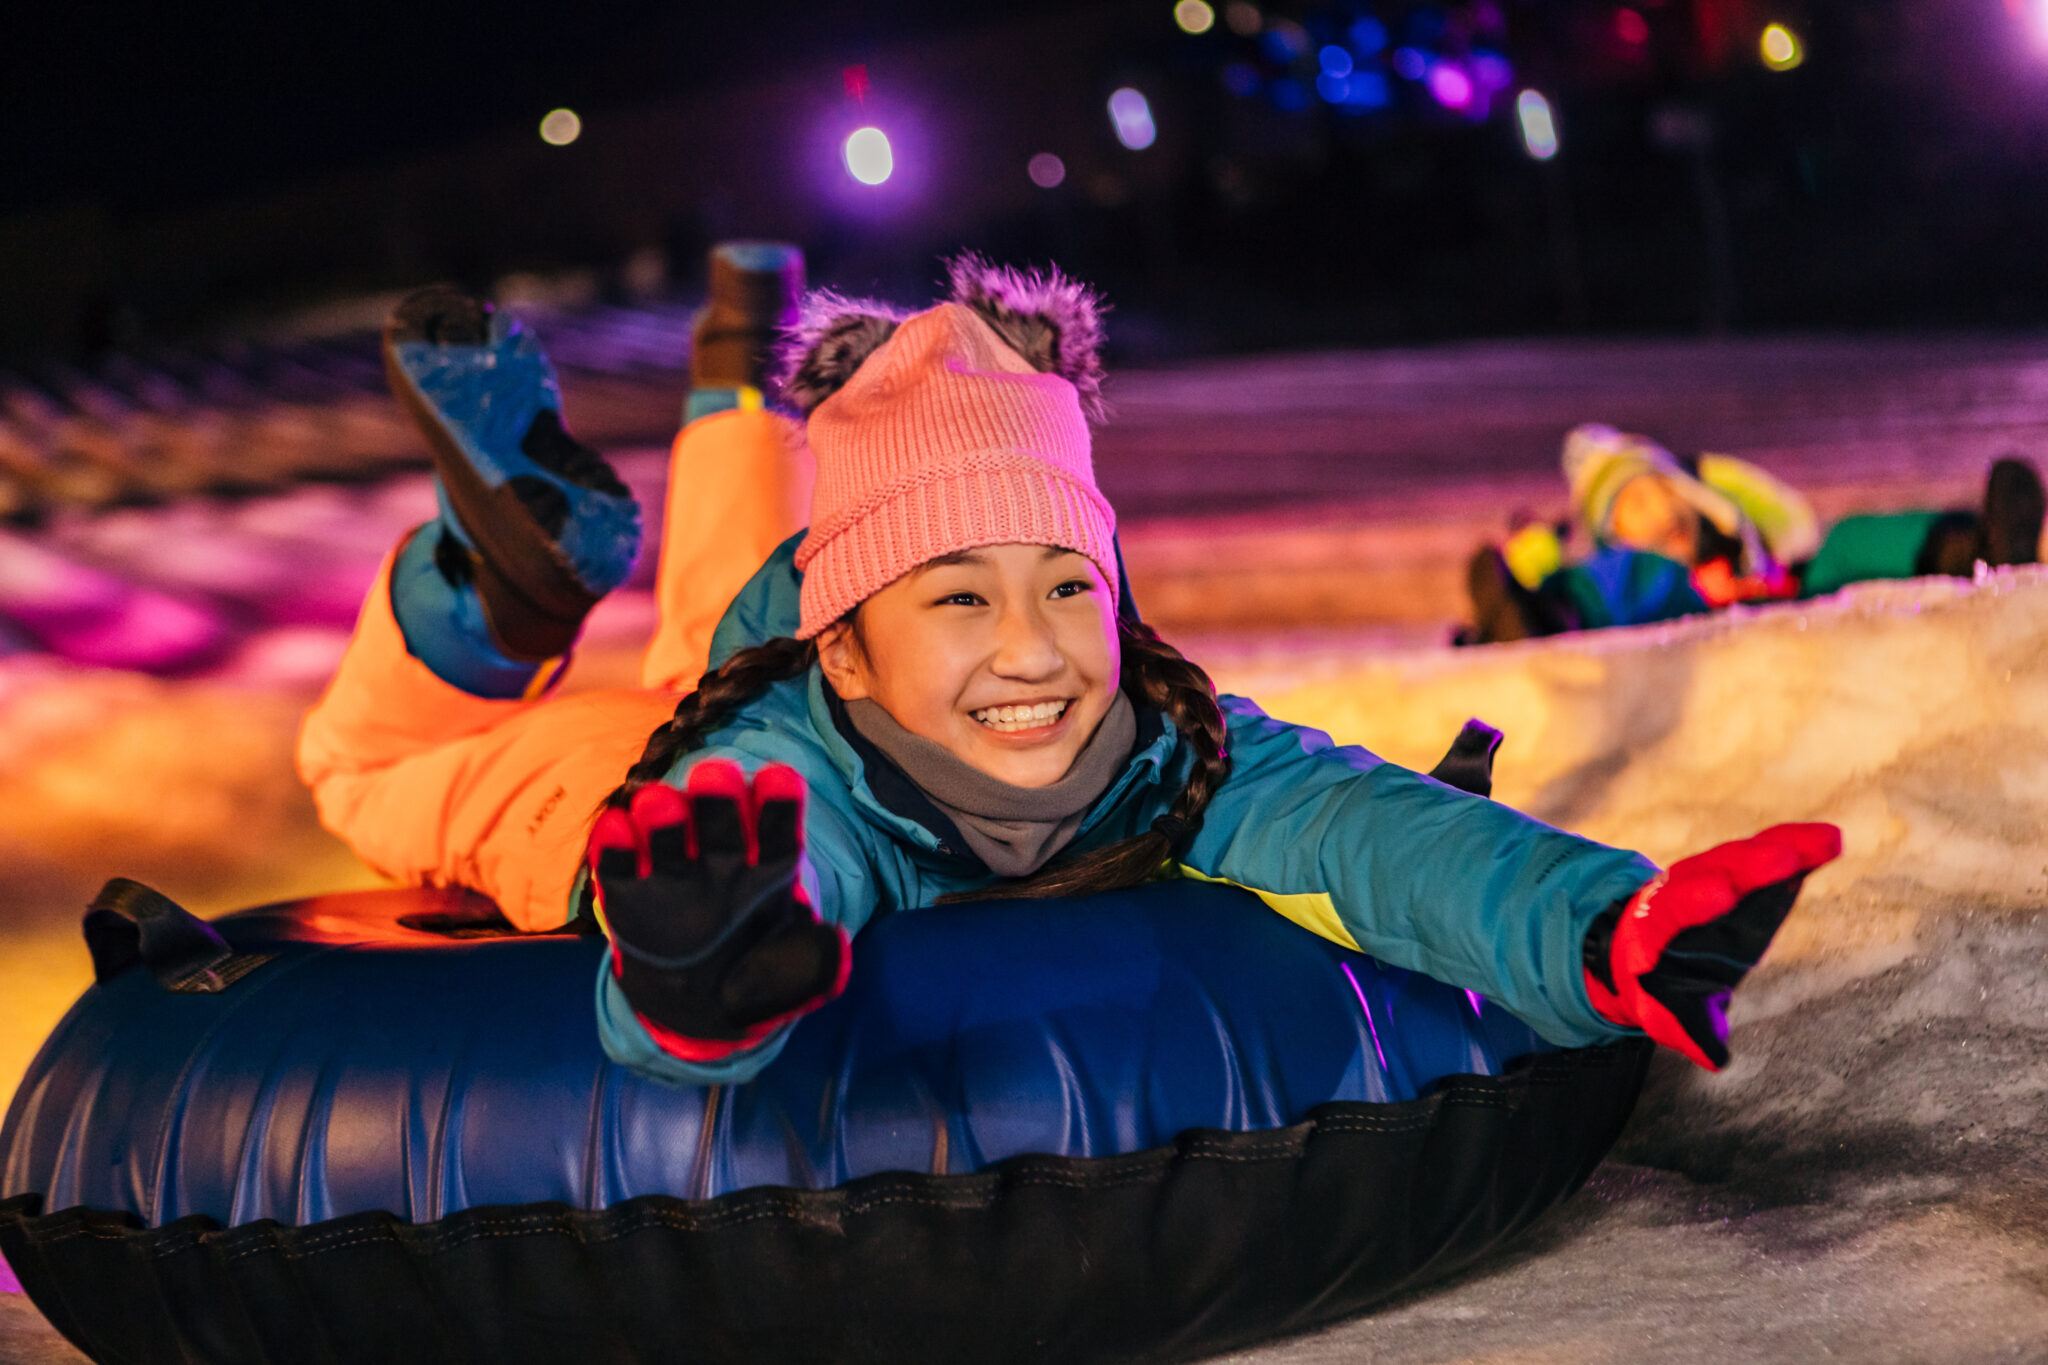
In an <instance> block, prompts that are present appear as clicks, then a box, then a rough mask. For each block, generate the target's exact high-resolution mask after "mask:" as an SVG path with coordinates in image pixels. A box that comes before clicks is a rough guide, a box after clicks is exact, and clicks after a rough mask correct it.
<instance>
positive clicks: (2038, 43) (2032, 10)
mask: <svg viewBox="0 0 2048 1365" xmlns="http://www.w3.org/2000/svg"><path fill="white" fill-rule="evenodd" d="M2005 7H2006V8H2007V9H2008V10H2010V11H2012V13H2013V15H2014V17H2016V18H2017V19H2018V20H2019V21H2020V23H2021V24H2022V25H2024V26H2025V28H2026V30H2027V36H2028V37H2029V38H2032V39H2033V40H2034V46H2035V47H2036V48H2037V49H2039V50H2040V51H2041V52H2042V53H2044V54H2048V0H2005Z"/></svg>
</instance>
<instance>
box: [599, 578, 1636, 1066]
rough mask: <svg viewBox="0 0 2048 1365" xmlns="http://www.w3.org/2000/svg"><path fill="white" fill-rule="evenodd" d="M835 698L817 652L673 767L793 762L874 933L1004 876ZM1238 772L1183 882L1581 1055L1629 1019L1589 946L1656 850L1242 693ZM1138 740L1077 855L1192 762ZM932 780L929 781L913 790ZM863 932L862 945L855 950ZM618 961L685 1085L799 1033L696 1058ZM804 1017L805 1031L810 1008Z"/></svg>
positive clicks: (757, 631)
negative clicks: (930, 805) (1505, 1013)
mask: <svg viewBox="0 0 2048 1365" xmlns="http://www.w3.org/2000/svg"><path fill="white" fill-rule="evenodd" d="M795 547H796V538H793V539H792V540H790V541H789V542H788V543H786V544H784V545H783V546H782V547H781V548H780V549H778V550H777V551H776V552H775V553H774V554H773V555H771V556H770V557H769V559H768V562H767V563H766V564H764V565H763V566H762V567H761V569H760V570H759V571H758V572H757V573H756V574H755V575H754V577H753V579H752V580H751V581H749V583H748V584H747V586H746V587H745V588H744V589H742V590H741V592H740V595H739V596H738V597H737V598H736V599H735V600H734V602H733V605H732V607H731V608H730V609H729V610H728V611H727V612H726V615H725V619H724V620H723V621H722V622H720V624H719V627H718V631H717V634H716V635H715V636H714V637H713V641H712V650H711V661H712V664H713V666H716V665H717V664H718V663H720V662H721V661H723V660H724V659H726V658H729V657H730V656H731V655H732V654H733V653H734V652H736V651H737V650H739V649H742V648H744V647H746V646H748V645H753V644H758V643H760V642H762V641H765V640H768V639H772V638H774V637H776V636H786V635H790V634H793V633H794V632H795V629H796V624H797V591H798V585H799V581H800V580H799V577H798V575H797V573H796V570H795V569H794V568H793V567H792V565H791V562H790V559H791V555H792V554H793V553H794V551H795ZM834 702H835V699H834V698H832V697H831V695H830V693H829V690H828V689H827V688H826V686H825V682H824V677H823V675H822V673H820V671H819V670H818V668H817V667H816V665H813V666H812V668H811V670H810V672H809V673H808V674H807V675H805V676H803V677H799V678H794V679H791V680H789V681H787V682H783V683H778V684H776V685H774V686H773V687H770V688H769V689H767V690H766V691H765V692H763V693H762V694H761V695H760V696H759V697H757V698H755V699H754V700H753V701H752V702H751V703H749V704H748V705H746V706H745V707H743V708H742V709H741V710H740V711H739V713H738V714H737V715H735V716H734V717H732V718H731V719H730V720H729V721H727V722H726V724H724V725H723V726H722V727H721V728H719V729H718V730H716V731H714V732H712V733H711V734H710V735H709V736H707V743H706V745H705V747H703V748H700V749H696V750H693V751H692V752H690V753H688V754H685V755H683V756H682V757H681V758H680V759H678V760H677V762H676V765H675V767H674V768H673V769H672V770H671V771H670V773H669V775H668V780H669V781H670V782H673V783H676V784H677V785H681V784H682V783H683V782H684V780H685V777H686V774H687V773H688V772H689V770H690V768H691V767H693V766H694V765H696V764H697V763H700V762H702V761H704V760H705V759H707V758H727V759H731V760H733V761H735V762H737V763H738V764H739V765H740V766H741V767H742V768H744V769H746V770H747V771H748V772H749V773H752V772H754V771H756V770H758V769H760V768H761V767H763V766H764V765H766V764H769V763H787V764H789V765H790V766H791V767H793V768H795V769H796V770H797V771H798V772H800V773H802V774H803V776H804V780H805V781H806V782H807V783H808V784H809V787H810V796H809V801H808V804H807V805H806V807H805V817H804V837H805V860H804V866H803V869H802V872H801V875H802V877H803V878H804V882H805V889H806V890H807V891H808V892H809V893H810V897H811V904H812V905H814V906H816V907H817V908H818V913H819V914H820V915H822V916H823V917H824V918H826V919H827V920H831V921H836V922H837V923H839V924H842V925H844V926H846V928H847V930H848V932H850V933H855V934H857V933H858V932H859V931H860V929H861V926H863V925H865V924H866V923H867V922H868V921H869V920H870V919H873V918H874V917H875V916H877V915H882V914H889V913H893V912H895V911H899V910H914V909H916V908H918V907H920V906H925V905H929V904H931V903H932V902H933V901H934V900H936V899H937V898H938V897H940V896H943V895H946V894H947V893H949V892H955V891H967V890H972V889H973V888H975V887H977V886H984V885H987V884H989V883H990V882H991V881H993V880H994V878H993V876H992V875H991V874H990V873H989V872H988V871H987V869H986V868H984V867H982V866H981V864H980V863H979V861H978V860H975V859H973V858H972V857H971V856H963V851H956V850H954V849H953V848H951V847H949V846H947V845H946V844H945V843H944V842H943V841H942V840H941V837H940V836H939V835H938V834H936V833H934V832H933V830H932V829H931V828H929V827H928V826H927V825H926V824H925V823H923V822H922V821H920V820H919V819H917V818H915V816H914V815H913V814H909V813H905V810H906V806H909V805H915V804H919V803H921V798H919V797H917V796H915V795H910V796H906V795H905V790H906V789H907V788H908V784H907V783H906V782H905V781H904V779H903V778H902V777H901V775H900V774H899V773H895V772H893V771H874V770H871V769H872V768H873V767H875V766H876V765H874V764H873V763H872V762H871V759H872V758H873V755H872V751H870V756H869V758H868V759H864V758H863V756H862V754H861V753H860V752H859V751H857V749H856V747H855V744H854V743H853V742H850V741H849V740H848V739H847V738H846V737H845V735H844V733H843V731H842V729H841V727H840V726H839V725H837V724H836V723H835V722H834V719H833V712H832V708H833V705H834ZM1222 703H1223V711H1224V715H1225V718H1226V720H1227V722H1228V726H1229V735H1230V740H1229V745H1230V753H1231V758H1232V763H1233V766H1232V770H1231V775H1230V779H1229V780H1228V781H1227V782H1225V783H1224V784H1223V786H1222V788H1221V790H1220V791H1218V792H1217V794H1216V796H1215V797H1214V798H1213V799H1212V800H1211V801H1210V803H1209V806H1208V809H1207V810H1206V811H1205V812H1204V820H1203V824H1202V829H1201V832H1200V833H1199V834H1198V835H1197V836H1196V837H1195V839H1194V840H1193V841H1192V843H1191V844H1190V846H1189V847H1188V849H1187V850H1186V852H1185V854H1184V855H1183V856H1182V858H1181V860H1180V862H1179V863H1178V864H1177V865H1175V866H1173V867H1172V868H1170V869H1168V870H1169V871H1173V872H1178V873H1179V874H1180V875H1182V876H1186V877H1192V878H1196V879H1198V880H1207V881H1223V882H1229V883H1232V884H1235V885H1237V886H1241V887H1244V888H1245V889H1247V890H1249V891H1251V892H1253V893H1254V894H1256V895H1257V896H1258V897H1259V898H1260V899H1261V900H1263V901H1265V902H1266V904H1268V905H1270V906H1271V907H1272V908H1273V909H1274V910H1276V911H1278V912H1279V913H1280V914H1282V915H1285V916H1286V917H1287V918H1289V919H1291V920H1294V921H1295V922H1296V923H1298V924H1300V925H1302V926H1303V927H1304V928H1306V929H1309V930H1311V931H1313V932H1315V933H1318V934H1321V935H1323V936H1324V937H1325V938H1328V939H1332V940H1334V941H1335V942H1337V943H1340V944H1343V945H1344V946H1346V947H1352V948H1358V949H1361V950H1363V951H1365V952H1367V953H1370V954H1372V955H1373V956H1374V957H1377V958H1379V959H1381V960H1383V961H1386V962H1390V963H1393V964H1395V965H1396V966H1400V967H1407V968H1411V969H1413V970H1415V971H1419V972H1424V973H1426V974H1428V975H1430V976H1433V977H1436V978H1437V979H1439V980H1441V981H1445V982H1448V983H1450V984H1452V985H1455V986H1461V987H1465V988H1467V989H1470V990H1475V991H1478V992H1480V993H1481V994H1483V995H1485V996H1487V997H1488V998H1489V999H1492V1000H1494V1001H1497V1002H1498V1003H1500V1004H1501V1005H1503V1006H1505V1007H1506V1008H1507V1009H1509V1010H1511V1011H1513V1012H1514V1013H1515V1014H1516V1015H1518V1016H1519V1017H1520V1018H1522V1019H1523V1020H1525V1021H1526V1022H1527V1023H1528V1024H1529V1025H1530V1027H1532V1028H1534V1029H1535V1030H1536V1031H1537V1032H1538V1033H1540V1034H1542V1035H1543V1036H1544V1037H1546V1038H1548V1039H1550V1040H1551V1041H1553V1042H1555V1043H1558V1044H1560V1045H1563V1046H1583V1045H1587V1044H1592V1043H1599V1042H1607V1041H1611V1040H1613V1039H1615V1038H1619V1037H1621V1036H1623V1035H1624V1034H1625V1033H1626V1032H1628V1031H1627V1030H1623V1029H1619V1028H1616V1027H1615V1026H1613V1025H1612V1024H1609V1023H1608V1022H1607V1021H1606V1020H1604V1019H1602V1018H1601V1017H1600V1016H1599V1015H1597V1014H1595V1013H1594V1011H1593V1008H1592V1006H1591V1004H1590V1003H1589V1002H1588V1001H1587V998H1586V991H1585V985H1584V977H1583V970H1582V965H1581V958H1580V953H1581V947H1582V943H1583V941H1584V938H1585V934H1586V929H1587V926H1588V925H1589V924H1590V923H1591V921H1592V920H1593V918H1594V916H1596V915H1598V914H1599V913H1600V912H1601V911H1602V910H1605V909H1606V908H1607V907H1609V906H1611V905H1613V904H1614V903H1615V902H1616V901H1618V900H1622V899H1624V898H1626V897H1627V896H1629V895H1631V894H1633V893H1634V892H1635V890H1636V889H1637V888H1638V887H1640V886H1641V885H1642V884H1643V883H1644V882H1646V881H1648V880H1649V879H1650V878H1651V877H1652V876H1654V875H1655V873H1656V869H1655V868H1654V867H1653V866H1652V865H1651V864H1650V863H1649V862H1648V861H1646V860H1645V859H1643V858H1642V857H1641V856H1640V855H1638V854H1634V853H1627V852H1623V851H1621V850H1618V849H1612V848H1607V847H1605V846H1603V845H1600V844H1596V843H1593V842H1591V841H1589V840H1586V839H1581V838H1579V837H1577V836H1576V835H1571V834H1566V833H1564V832H1562V831H1561V830H1556V829H1553V828H1551V827H1550V826H1548V825H1546V824H1543V823H1542V822H1541V821H1538V820H1533V819H1531V818H1530V817H1528V816H1526V815H1523V814H1521V813H1519V812H1518V811H1515V810H1512V809H1510V808H1509V807H1507V806H1503V805H1500V804H1499V803H1497V802H1494V801H1490V800H1487V799H1485V798H1483V797H1477V796H1470V795H1467V794H1466V793H1464V792H1461V791H1458V790H1455V789H1454V788H1451V787H1447V786H1445V785H1443V784H1442V783H1440V782H1437V781H1434V780H1433V779H1431V778H1428V777H1424V776H1421V775H1419V774H1417V773H1413V772H1410V771H1409V770H1407V769H1406V768H1402V767H1399V766H1397V765H1395V764H1392V763H1388V762H1385V761H1384V760H1382V759H1379V758H1376V757H1374V756H1373V755H1372V754H1369V753H1367V752H1366V751H1365V750H1363V749H1358V748H1352V747H1345V746H1339V745H1336V744H1333V743H1332V742H1331V741H1330V738H1329V737H1328V736H1327V735H1324V734H1322V733H1321V732H1320V731H1316V730H1310V729H1306V728H1304V727H1302V726H1298V725H1289V724H1287V723H1286V722H1285V721H1280V720H1275V719H1273V718H1272V717H1270V716H1268V715H1266V714H1265V713H1264V712H1262V711H1260V710H1259V708H1258V707H1256V706H1254V705H1253V704H1252V703H1250V702H1248V701H1245V700H1243V699H1242V698H1238V697H1224V698H1223V699H1222ZM1140 716H1141V724H1140V729H1139V739H1138V745H1137V748H1136V749H1135V751H1134V752H1133V754H1132V755H1131V760H1130V762H1129V764H1128V765H1127V766H1126V767H1125V769H1124V771H1123V772H1122V774H1121V775H1120V776H1119V777H1118V778H1117V779H1116V780H1115V781H1114V782H1113V783H1112V784H1111V785H1110V788H1109V790H1108V791H1106V792H1104V793H1103V795H1102V797H1101V798H1100V799H1099V800H1097V801H1096V802H1095V804H1094V805H1093V806H1091V807H1089V809H1088V811H1087V812H1086V814H1085V815H1084V816H1083V818H1082V823H1081V829H1080V833H1079V834H1078V835H1077V836H1076V838H1075V841H1074V843H1073V845H1072V846H1071V850H1072V851H1076V852H1079V851H1085V850H1087V849H1090V848H1093V847H1096V846H1098V845H1101V844H1105V843H1111V842H1114V841H1116V840H1118V839H1124V838H1128V837H1130V836H1131V835H1134V834H1138V833H1141V832H1143V831H1145V830H1146V829H1148V828H1150V826H1151V824H1152V821H1153V820H1154V819H1156V818H1157V817H1158V816H1160V815H1162V814H1164V813H1165V812H1166V810H1167V808H1168V807H1169V806H1170V805H1171V804H1172V802H1173V798H1174V796H1175V795H1176V794H1177V793H1178V792H1179V791H1180V788H1181V785H1182V783H1183V782H1184V781H1185V780H1186V778H1187V775H1188V772H1189V770H1190V768H1191V767H1192V764H1193V755H1192V752H1191V750H1190V748H1189V746H1188V745H1187V744H1185V743H1183V742H1182V740H1181V737H1180V735H1179V734H1178V732H1177V731H1176V730H1175V729H1174V726H1173V723H1172V721H1171V720H1169V719H1167V718H1166V717H1164V716H1162V715H1160V714H1159V713H1158V712H1157V711H1154V710H1152V709H1150V708H1145V707H1141V708H1140ZM910 790H912V791H914V789H910ZM859 954H860V944H859V941H858V940H856V941H855V943H854V955H855V957H856V959H858V957H859ZM610 966H611V964H610V959H609V955H607V958H606V961H605V963H604V966H603V969H602V970H600V972H599V973H598V982H597V1012H598V1024H599V1031H600V1033H601V1034H602V1036H603V1039H604V1046H605V1051H606V1052H607V1053H609V1054H610V1055H611V1057H612V1058H613V1059H614V1060H616V1061H618V1062H621V1063H623V1064H625V1065H627V1066H630V1067H633V1068H635V1069H637V1070H639V1071H642V1072H645V1073H647V1074H650V1075H653V1076H655V1077H658V1078H660V1079H663V1080H668V1081H673V1082H676V1083H681V1084H692V1085H701V1084H710V1083H716V1082H737V1081H744V1080H747V1079H749V1078H751V1077H752V1076H754V1075H755V1074H756V1073H758V1072H759V1071H760V1070H761V1069H762V1068H763V1067H765V1066H766V1065H767V1064H768V1063H769V1062H770V1061H772V1060H773V1059H774V1058H775V1056H776V1054H777V1053H778V1052H780V1051H781V1050H782V1045H783V1043H784V1042H785V1041H786V1040H787V1038H788V1030H787V1029H785V1030H784V1031H783V1032H781V1033H779V1034H777V1035H776V1036H774V1037H772V1038H770V1039H768V1040H767V1041H766V1042H764V1043H762V1044H761V1045H760V1046H758V1047H755V1048H753V1049H751V1050H749V1051H747V1052H744V1053H740V1054H736V1055H735V1056H732V1057H729V1058H725V1059H722V1060H720V1061H717V1062H714V1063H692V1062H684V1061H680V1060H678V1059H677V1058H675V1057H672V1056H670V1055H669V1054H668V1053H666V1052H663V1051H662V1050H661V1049H660V1048H658V1047H657V1046H655V1044H654V1041H653V1040H652V1039H651V1038H650V1037H649V1036H648V1034H647V1031H646V1030H645V1029H644V1028H642V1027H641V1026H640V1024H639V1022H638V1021H637V1020H636V1019H635V1018H634V1016H633V1012H632V1010H631V1009H630V1008H628V1006H627V1005H626V1002H625V999H624V997H623V996H622V995H621V994H620V993H619V992H618V990H617V987H616V985H615V984H614V982H613V978H612V974H611V970H610ZM792 1027H798V1028H800V1027H802V1024H801V1021H799V1022H798V1023H797V1024H795V1025H793V1026H792Z"/></svg>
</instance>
